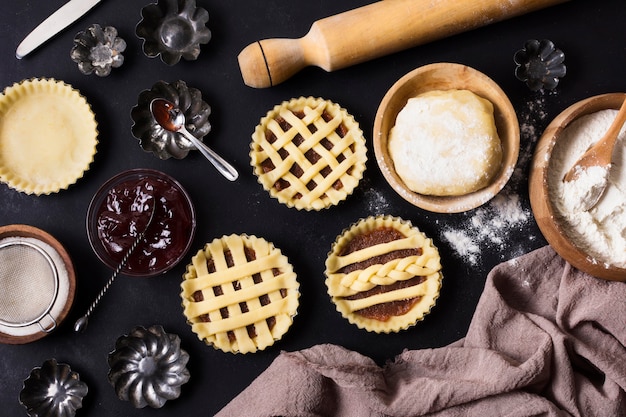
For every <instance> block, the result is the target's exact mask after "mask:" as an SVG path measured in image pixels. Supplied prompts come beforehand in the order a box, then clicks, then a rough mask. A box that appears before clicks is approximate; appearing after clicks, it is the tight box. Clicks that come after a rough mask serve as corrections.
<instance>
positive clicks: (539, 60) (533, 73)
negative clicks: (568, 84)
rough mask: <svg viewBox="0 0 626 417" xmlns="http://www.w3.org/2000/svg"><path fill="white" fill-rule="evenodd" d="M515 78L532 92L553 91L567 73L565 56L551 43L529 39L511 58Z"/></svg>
mask: <svg viewBox="0 0 626 417" xmlns="http://www.w3.org/2000/svg"><path fill="white" fill-rule="evenodd" d="M513 60H514V61H515V63H516V64H517V67H516V68H515V76H516V77H517V79H518V80H520V81H523V82H525V83H526V85H527V86H528V88H530V89H531V90H532V91H539V90H542V89H544V88H545V89H548V90H554V89H555V88H556V86H557V85H558V84H559V79H560V78H562V77H564V76H565V73H566V72H567V70H566V67H565V64H564V61H565V54H564V53H563V51H561V50H560V49H557V48H556V47H555V46H554V43H552V41H550V40H547V39H543V40H536V39H531V40H528V41H526V43H525V44H524V48H523V49H520V50H519V51H517V52H516V53H515V55H514V56H513Z"/></svg>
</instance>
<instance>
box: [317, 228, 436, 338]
mask: <svg viewBox="0 0 626 417" xmlns="http://www.w3.org/2000/svg"><path fill="white" fill-rule="evenodd" d="M325 272H326V277H327V278H326V285H327V287H328V293H329V294H330V296H331V298H332V301H333V302H334V303H335V305H336V307H337V310H338V311H339V312H340V313H341V314H342V316H343V317H345V318H346V319H348V321H349V322H350V323H352V324H355V325H357V326H358V327H359V328H362V329H366V330H368V331H371V332H376V333H389V332H398V331H400V330H403V329H406V328H408V327H410V326H412V325H414V324H415V323H417V322H418V321H419V320H422V319H423V318H424V316H425V315H426V314H428V313H429V312H430V309H431V308H432V307H433V306H434V305H435V301H436V300H437V298H438V297H439V290H440V288H441V280H442V274H441V263H440V257H439V251H438V250H437V248H436V247H435V246H434V245H433V243H432V240H431V239H430V238H427V237H426V235H424V234H423V233H422V232H421V231H420V230H419V229H417V228H416V227H414V226H412V225H411V223H410V222H408V221H405V220H402V219H400V218H397V217H390V216H384V217H383V216H378V217H368V218H366V219H362V220H360V221H359V222H357V223H355V224H354V225H352V226H351V227H350V228H349V229H347V230H345V231H344V232H343V233H342V234H341V235H340V236H339V237H338V238H337V240H336V241H335V243H334V244H333V246H332V249H331V252H330V253H329V255H328V258H327V259H326V271H325Z"/></svg>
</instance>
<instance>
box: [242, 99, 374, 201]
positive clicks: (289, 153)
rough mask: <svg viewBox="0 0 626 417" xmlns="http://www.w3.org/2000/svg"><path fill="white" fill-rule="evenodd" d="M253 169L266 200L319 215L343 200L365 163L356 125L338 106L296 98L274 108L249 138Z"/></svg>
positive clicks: (354, 185)
mask: <svg viewBox="0 0 626 417" xmlns="http://www.w3.org/2000/svg"><path fill="white" fill-rule="evenodd" d="M250 159H251V164H252V166H253V167H254V172H255V174H256V175H257V176H258V180H259V183H261V184H262V185H263V188H265V190H267V191H269V193H270V195H271V196H272V197H274V198H276V199H278V201H280V202H281V203H283V204H286V205H287V206H289V207H295V208H297V209H299V210H300V209H305V210H320V209H323V208H327V207H329V206H331V205H335V204H337V203H339V202H340V201H342V200H344V199H346V197H347V196H348V195H350V194H351V193H352V191H353V190H354V189H355V187H356V186H357V185H358V183H359V181H360V179H361V178H362V176H363V171H364V170H365V162H366V160H367V156H366V147H365V139H364V137H363V131H362V130H361V129H360V128H359V125H358V123H357V122H356V121H355V120H354V118H353V117H352V116H351V115H349V114H348V113H347V111H346V110H345V109H343V108H341V107H339V105H337V104H335V103H333V102H331V101H328V100H323V99H321V98H313V97H308V98H305V97H300V98H298V99H292V100H291V101H285V102H283V103H282V104H280V105H277V106H275V107H274V109H273V110H271V111H269V112H268V113H267V115H266V116H265V117H264V118H262V119H261V122H260V124H259V125H258V126H257V127H256V129H255V131H254V133H253V135H252V143H251V151H250Z"/></svg>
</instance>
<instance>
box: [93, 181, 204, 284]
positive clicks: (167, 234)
mask: <svg viewBox="0 0 626 417" xmlns="http://www.w3.org/2000/svg"><path fill="white" fill-rule="evenodd" d="M104 193H105V194H104V196H103V197H102V199H101V201H100V202H99V204H98V205H97V206H96V207H93V209H94V210H95V211H94V221H95V222H96V224H95V232H94V235H95V236H96V237H97V239H98V241H99V243H100V245H101V248H98V249H101V251H102V252H103V253H102V254H99V256H100V257H101V259H102V260H103V261H104V262H105V263H107V264H108V265H109V266H112V267H116V266H117V265H118V264H119V263H120V262H121V261H122V258H123V257H124V255H125V253H126V251H127V250H128V248H130V246H131V245H132V244H133V242H134V241H135V239H136V238H137V236H138V235H139V234H140V233H141V232H142V231H143V230H144V229H145V230H146V231H145V234H144V238H143V240H142V241H141V242H140V243H139V244H138V245H137V248H136V249H135V250H134V251H133V253H132V254H131V255H130V257H129V258H128V260H127V262H126V265H125V266H124V267H123V269H122V272H123V273H126V274H128V275H136V276H137V275H143V276H150V275H157V274H159V273H163V272H165V271H167V270H169V269H170V268H172V267H174V265H175V264H176V263H178V261H179V260H180V259H181V257H182V256H184V254H185V252H186V250H187V249H188V246H189V243H190V240H191V239H192V236H193V233H194V229H195V217H194V211H193V208H192V207H191V203H190V202H189V200H188V197H187V195H186V193H185V191H184V190H183V189H182V188H181V187H180V186H178V184H176V183H175V182H173V181H171V180H169V179H168V178H167V176H165V175H164V174H160V173H158V172H156V171H155V172H154V173H150V172H146V173H144V174H142V173H141V171H138V172H137V175H130V176H128V178H124V176H122V178H120V181H119V182H114V183H113V184H112V185H111V187H109V189H108V190H105V191H104ZM152 210H154V217H153V219H152V222H151V223H150V225H149V226H148V228H147V229H146V224H147V222H148V220H149V218H150V214H151V212H152ZM96 252H98V250H96ZM101 255H102V256H101Z"/></svg>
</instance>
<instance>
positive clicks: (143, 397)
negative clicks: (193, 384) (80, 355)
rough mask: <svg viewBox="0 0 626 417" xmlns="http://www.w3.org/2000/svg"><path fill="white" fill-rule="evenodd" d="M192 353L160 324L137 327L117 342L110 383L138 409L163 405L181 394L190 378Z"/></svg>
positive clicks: (121, 397)
mask: <svg viewBox="0 0 626 417" xmlns="http://www.w3.org/2000/svg"><path fill="white" fill-rule="evenodd" d="M188 361H189V354H188V353H187V352H186V351H185V350H183V349H181V347H180V338H179V337H178V336H177V335H175V334H168V333H166V332H165V331H164V330H163V327H162V326H160V325H152V326H150V327H148V328H144V327H142V326H136V327H135V328H133V329H132V330H131V332H130V333H129V334H127V335H124V336H121V337H119V338H118V339H117V341H116V342H115V350H113V351H112V352H110V353H109V356H108V362H109V366H110V370H109V373H108V380H109V383H110V384H111V385H112V386H113V388H114V389H115V393H116V394H117V396H118V398H119V399H120V400H123V401H129V402H130V403H131V404H132V406H133V407H135V408H144V407H146V406H150V407H152V408H161V407H163V405H164V404H165V403H166V402H167V401H168V400H174V399H176V398H178V397H179V396H180V392H181V386H182V385H183V384H185V383H186V382H187V381H189V370H188V369H187V367H186V366H187V362H188Z"/></svg>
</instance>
